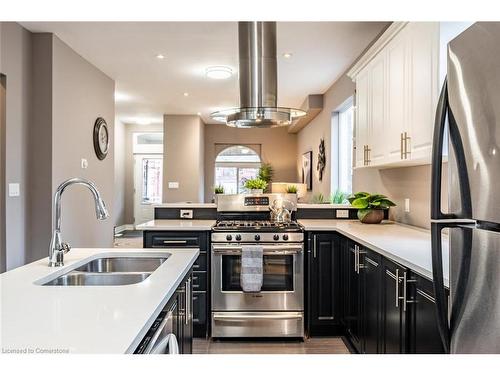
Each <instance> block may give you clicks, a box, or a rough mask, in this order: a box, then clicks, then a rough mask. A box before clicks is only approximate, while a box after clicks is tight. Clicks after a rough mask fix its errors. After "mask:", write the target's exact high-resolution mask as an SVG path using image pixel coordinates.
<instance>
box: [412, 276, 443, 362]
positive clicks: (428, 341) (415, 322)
mask: <svg viewBox="0 0 500 375" xmlns="http://www.w3.org/2000/svg"><path fill="white" fill-rule="evenodd" d="M412 278H413V280H414V282H413V283H414V289H413V292H412V299H413V301H414V302H412V304H411V305H412V319H411V321H412V323H411V330H410V338H411V340H410V341H411V349H410V350H411V353H417V354H442V353H444V348H443V345H442V343H441V337H440V335H439V330H438V326H437V319H436V302H435V299H434V292H433V286H432V281H430V280H427V279H425V278H423V277H421V276H419V275H414V276H413V277H412Z"/></svg>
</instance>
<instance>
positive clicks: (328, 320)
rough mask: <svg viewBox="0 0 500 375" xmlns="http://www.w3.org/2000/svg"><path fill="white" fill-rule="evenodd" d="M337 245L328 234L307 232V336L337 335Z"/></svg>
mask: <svg viewBox="0 0 500 375" xmlns="http://www.w3.org/2000/svg"><path fill="white" fill-rule="evenodd" d="M339 246H340V242H339V236H336V235H334V234H332V233H325V232H321V233H309V235H308V249H307V265H308V266H307V283H306V285H308V288H307V296H308V298H307V301H308V303H307V312H308V318H307V322H308V332H309V335H315V336H321V335H323V336H325V335H326V336H331V335H336V334H339V333H340V306H341V301H340V294H339V291H340V247H339Z"/></svg>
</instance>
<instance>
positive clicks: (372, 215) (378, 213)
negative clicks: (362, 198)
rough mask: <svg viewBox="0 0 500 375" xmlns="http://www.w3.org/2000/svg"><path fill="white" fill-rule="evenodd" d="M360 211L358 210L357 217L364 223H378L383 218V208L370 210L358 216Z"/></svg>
mask: <svg viewBox="0 0 500 375" xmlns="http://www.w3.org/2000/svg"><path fill="white" fill-rule="evenodd" d="M359 213H360V211H358V219H359V220H360V221H361V222H362V223H364V224H380V222H381V221H382V220H384V210H373V209H372V210H370V212H369V213H368V214H366V215H365V217H363V218H360V215H359Z"/></svg>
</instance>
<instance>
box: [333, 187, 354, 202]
mask: <svg viewBox="0 0 500 375" xmlns="http://www.w3.org/2000/svg"><path fill="white" fill-rule="evenodd" d="M348 196H349V194H347V193H344V192H342V191H340V190H338V189H337V190H335V193H333V194H332V195H331V196H330V203H332V204H344V203H347V198H348Z"/></svg>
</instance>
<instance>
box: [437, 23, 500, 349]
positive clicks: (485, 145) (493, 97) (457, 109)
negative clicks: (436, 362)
mask: <svg viewBox="0 0 500 375" xmlns="http://www.w3.org/2000/svg"><path fill="white" fill-rule="evenodd" d="M447 64H448V73H447V80H446V81H445V83H444V86H443V90H442V92H441V95H440V98H439V103H438V108H437V112H436V124H435V128H434V140H433V152H432V194H431V201H432V202H431V219H432V220H431V221H432V224H431V227H432V260H433V276H434V291H435V293H436V305H437V314H438V321H439V328H440V333H441V337H442V339H443V343H444V346H445V348H446V349H447V350H448V351H449V352H450V353H500V23H493V22H492V23H481V22H480V23H475V24H473V25H472V26H471V27H469V28H468V29H467V30H465V31H464V32H463V33H462V34H460V35H459V36H458V37H456V38H455V39H453V40H452V41H451V42H450V43H449V45H448V62H447ZM446 133H447V134H448V136H449V141H448V142H449V145H450V147H449V161H448V178H449V181H448V190H449V208H448V212H447V213H443V212H442V209H441V203H440V202H441V182H442V181H441V179H442V176H441V172H442V166H443V164H442V150H443V140H444V139H446V137H445V134H446ZM445 165H446V164H445ZM444 228H449V229H448V230H449V251H450V297H449V300H448V296H447V294H446V292H445V288H444V285H443V284H444V282H443V264H442V249H441V236H442V234H441V232H442V230H443V229H444Z"/></svg>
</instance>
